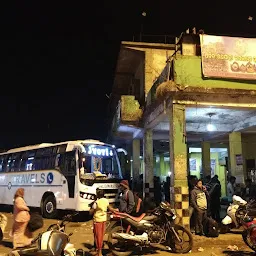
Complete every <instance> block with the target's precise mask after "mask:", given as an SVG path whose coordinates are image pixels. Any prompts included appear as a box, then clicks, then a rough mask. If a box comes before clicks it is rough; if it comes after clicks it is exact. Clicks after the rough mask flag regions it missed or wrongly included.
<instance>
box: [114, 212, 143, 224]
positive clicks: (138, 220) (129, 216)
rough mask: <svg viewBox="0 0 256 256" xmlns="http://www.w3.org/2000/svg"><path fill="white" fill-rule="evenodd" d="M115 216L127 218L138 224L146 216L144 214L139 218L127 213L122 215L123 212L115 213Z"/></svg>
mask: <svg viewBox="0 0 256 256" xmlns="http://www.w3.org/2000/svg"><path fill="white" fill-rule="evenodd" d="M115 214H116V215H119V216H121V217H125V218H129V219H131V220H133V221H136V222H140V221H141V220H143V218H144V217H145V216H146V213H142V214H141V215H140V216H139V217H134V216H131V215H129V214H128V213H124V212H115Z"/></svg>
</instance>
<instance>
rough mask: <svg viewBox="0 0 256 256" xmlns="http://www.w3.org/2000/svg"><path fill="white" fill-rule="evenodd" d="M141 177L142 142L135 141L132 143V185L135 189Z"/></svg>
mask: <svg viewBox="0 0 256 256" xmlns="http://www.w3.org/2000/svg"><path fill="white" fill-rule="evenodd" d="M139 177H140V140H139V139H134V140H133V141H132V183H133V189H136V186H137V184H138V182H139Z"/></svg>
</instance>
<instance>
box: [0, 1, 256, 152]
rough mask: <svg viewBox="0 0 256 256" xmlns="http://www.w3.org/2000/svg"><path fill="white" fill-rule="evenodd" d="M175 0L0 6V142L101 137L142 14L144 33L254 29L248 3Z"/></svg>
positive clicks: (252, 31)
mask: <svg viewBox="0 0 256 256" xmlns="http://www.w3.org/2000/svg"><path fill="white" fill-rule="evenodd" d="M7 2H11V1H7ZM176 2H179V4H177V3H175V2H174V1H167V0H163V1H144V2H143V1H139V0H137V1H133V0H131V1H123V0H119V1H85V0H84V1H59V2H56V1H41V2H40V1H34V0H33V1H17V3H18V4H17V5H14V4H13V5H12V6H11V5H9V6H4V7H3V6H2V7H1V8H0V22H1V45H0V46H1V47H0V60H1V82H0V84H1V87H0V89H1V92H0V114H1V116H0V117H1V123H0V124H1V126H0V148H9V147H14V146H21V145H28V144H34V143H40V142H58V141H64V140H73V139H84V138H95V139H101V140H104V139H105V137H106V135H107V107H108V98H107V97H106V96H105V95H106V94H110V92H111V86H112V81H113V74H114V70H115V64H116V58H117V55H118V51H119V45H120V41H121V40H131V39H132V36H133V34H138V33H139V31H140V27H141V26H140V24H141V22H142V20H143V24H144V26H143V29H144V33H145V34H169V35H179V34H180V33H181V32H182V31H185V30H186V29H187V28H188V27H190V28H192V27H194V26H196V27H197V28H203V29H204V30H205V32H206V33H216V34H229V35H230V34H232V33H234V35H242V34H249V35H251V34H256V31H255V29H256V23H255V21H254V20H253V21H248V16H249V15H251V16H253V15H254V13H251V10H255V7H254V5H250V3H251V2H250V1H246V3H247V4H246V6H242V5H240V4H239V5H236V7H233V9H232V8H231V7H230V3H229V4H225V3H226V1H221V5H220V4H217V3H215V2H214V1H211V2H209V4H208V2H207V1H204V2H203V1H202V3H200V1H196V2H195V1H176ZM186 2H189V3H188V4H187V3H186ZM195 3H196V4H195ZM210 3H211V4H210ZM8 4H9V3H8ZM142 11H146V12H147V16H146V17H144V18H143V17H142V16H141V13H142ZM255 14H256V13H255ZM255 18H256V17H255Z"/></svg>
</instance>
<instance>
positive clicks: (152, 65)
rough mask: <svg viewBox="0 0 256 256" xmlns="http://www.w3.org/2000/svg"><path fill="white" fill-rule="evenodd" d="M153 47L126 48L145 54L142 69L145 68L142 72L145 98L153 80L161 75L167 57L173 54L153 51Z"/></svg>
mask: <svg viewBox="0 0 256 256" xmlns="http://www.w3.org/2000/svg"><path fill="white" fill-rule="evenodd" d="M153 47H154V45H150V44H149V45H148V48H146V47H139V46H135V45H134V46H129V47H128V48H131V49H135V50H139V51H144V52H145V63H144V64H145V66H144V68H145V69H144V72H145V73H144V74H145V88H144V92H145V96H146V95H147V94H148V92H149V91H150V89H151V87H152V86H153V84H154V82H155V80H156V79H157V78H158V77H159V75H160V74H161V73H162V71H163V69H164V67H165V65H166V60H167V56H172V55H173V53H174V50H167V49H154V48H153ZM166 47H167V46H166ZM140 74H141V73H140ZM138 78H139V77H138ZM140 79H141V78H140Z"/></svg>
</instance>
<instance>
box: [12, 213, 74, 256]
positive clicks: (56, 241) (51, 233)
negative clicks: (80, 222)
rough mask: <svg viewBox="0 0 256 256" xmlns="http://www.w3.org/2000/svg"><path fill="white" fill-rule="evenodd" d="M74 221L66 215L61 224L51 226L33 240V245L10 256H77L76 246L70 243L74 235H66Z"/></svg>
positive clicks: (16, 250)
mask: <svg viewBox="0 0 256 256" xmlns="http://www.w3.org/2000/svg"><path fill="white" fill-rule="evenodd" d="M71 220H72V215H66V216H65V217H64V218H63V220H62V221H61V223H60V224H59V223H57V224H53V225H51V226H49V228H48V229H47V231H45V232H43V233H40V234H39V235H38V236H37V237H36V238H35V239H33V240H32V242H31V245H29V246H25V247H21V248H17V249H15V250H13V251H11V252H10V253H9V256H19V255H28V256H29V255H31V256H32V255H40V256H41V255H42V256H43V255H47V256H53V255H59V256H75V255H76V249H75V248H74V245H73V244H71V243H69V241H70V236H72V235H73V233H70V234H66V233H65V227H66V224H67V223H68V222H70V221H71Z"/></svg>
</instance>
